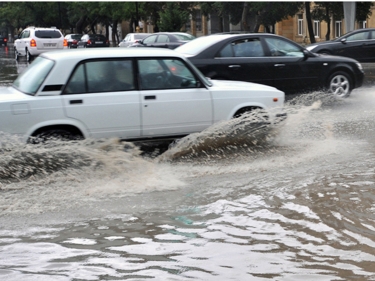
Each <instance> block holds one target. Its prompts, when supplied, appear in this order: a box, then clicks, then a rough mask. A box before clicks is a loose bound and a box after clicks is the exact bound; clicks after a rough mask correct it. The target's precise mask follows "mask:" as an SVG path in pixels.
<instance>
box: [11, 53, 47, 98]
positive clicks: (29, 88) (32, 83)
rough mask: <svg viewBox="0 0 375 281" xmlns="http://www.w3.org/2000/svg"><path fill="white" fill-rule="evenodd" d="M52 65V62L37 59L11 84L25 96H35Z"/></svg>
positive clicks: (40, 58)
mask: <svg viewBox="0 0 375 281" xmlns="http://www.w3.org/2000/svg"><path fill="white" fill-rule="evenodd" d="M53 65H54V62H53V61H52V60H49V59H46V58H42V57H37V58H36V59H35V60H34V61H33V63H32V64H30V66H29V67H28V68H27V69H26V70H25V71H24V72H22V73H21V74H20V75H19V76H18V78H17V79H16V80H15V81H14V82H13V87H15V88H17V89H18V90H20V91H21V92H24V93H25V94H29V95H35V94H36V92H37V91H38V89H39V87H40V85H42V83H43V81H44V79H45V78H46V77H47V75H48V73H49V72H50V70H51V69H52V67H53Z"/></svg>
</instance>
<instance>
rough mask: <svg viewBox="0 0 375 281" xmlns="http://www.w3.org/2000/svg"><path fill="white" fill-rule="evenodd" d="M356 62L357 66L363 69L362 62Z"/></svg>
mask: <svg viewBox="0 0 375 281" xmlns="http://www.w3.org/2000/svg"><path fill="white" fill-rule="evenodd" d="M356 64H357V66H358V68H359V69H360V70H363V67H362V64H360V63H359V62H356Z"/></svg>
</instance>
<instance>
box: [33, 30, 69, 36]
mask: <svg viewBox="0 0 375 281" xmlns="http://www.w3.org/2000/svg"><path fill="white" fill-rule="evenodd" d="M35 36H36V37H38V38H60V37H61V36H62V35H61V33H60V32H59V31H57V30H35Z"/></svg>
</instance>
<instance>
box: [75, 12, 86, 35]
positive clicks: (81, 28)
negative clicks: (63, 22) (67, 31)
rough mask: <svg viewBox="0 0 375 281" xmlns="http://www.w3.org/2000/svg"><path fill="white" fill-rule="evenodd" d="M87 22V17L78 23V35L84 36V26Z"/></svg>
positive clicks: (83, 17)
mask: <svg viewBox="0 0 375 281" xmlns="http://www.w3.org/2000/svg"><path fill="white" fill-rule="evenodd" d="M85 21H86V16H82V17H81V18H80V19H79V20H78V22H77V23H76V32H77V33H78V34H82V33H83V25H84V23H85Z"/></svg>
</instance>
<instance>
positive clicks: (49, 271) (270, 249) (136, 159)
mask: <svg viewBox="0 0 375 281" xmlns="http://www.w3.org/2000/svg"><path fill="white" fill-rule="evenodd" d="M12 57H13V56H12V52H11V51H8V52H6V51H5V50H4V48H3V49H0V77H1V79H2V84H3V85H9V84H10V83H11V81H12V80H14V79H15V77H16V76H17V73H19V72H20V71H22V69H24V68H25V67H27V65H26V63H25V62H24V61H20V63H18V64H17V65H16V64H15V62H14V60H13V59H12ZM374 108H375V91H374V88H373V86H372V85H371V83H367V84H366V85H365V86H364V87H362V88H360V89H356V90H354V91H353V93H352V95H351V96H350V97H349V98H348V99H344V100H342V99H339V100H337V99H334V98H332V97H329V96H327V95H326V94H325V93H311V94H306V95H304V96H300V97H295V98H294V99H290V100H289V101H288V102H287V105H286V110H287V112H288V114H289V117H288V119H287V120H286V122H285V124H282V125H279V126H274V127H271V128H267V129H264V130H263V129H260V130H255V131H254V132H253V133H252V135H251V136H249V138H248V140H242V141H241V142H240V141H239V142H232V143H230V144H227V145H222V146H220V145H217V142H214V144H215V145H211V144H212V143H211V144H210V142H207V141H206V142H204V144H203V145H200V146H197V144H199V143H200V142H201V141H202V139H205V140H207V138H208V137H207V136H217V135H219V133H221V135H223V134H224V135H225V133H226V132H228V131H227V130H228V124H226V123H223V124H219V125H217V126H213V127H212V128H209V129H208V130H207V131H205V132H202V133H201V134H196V135H192V136H190V137H189V138H187V139H184V140H182V141H180V142H177V143H176V144H174V145H173V146H172V147H171V148H170V150H168V151H166V152H164V153H163V154H161V155H153V156H150V155H149V156H144V155H142V154H141V151H140V150H139V149H138V147H136V146H134V145H132V144H130V143H129V144H127V145H126V149H124V144H121V143H118V142H117V141H116V140H103V141H93V140H85V141H83V142H77V143H69V144H67V143H55V144H51V145H48V146H38V145H24V144H22V143H21V142H20V141H19V140H18V139H14V138H13V137H11V136H6V135H0V137H1V139H2V147H1V153H2V156H1V158H0V280H15V281H18V280H26V281H28V280H30V281H31V280H58V281H60V280H64V281H65V280H72V281H73V280H162V281H164V280H202V281H203V280H204V281H206V280H215V281H217V280H220V281H221V280H225V281H227V280H240V281H242V280H246V281H247V280H375V267H374V262H375V216H374V214H375V166H374V163H375V145H374V144H375V141H374V140H375V122H374V120H375V110H374ZM1 122H5V121H4V120H2V121H1ZM194 145H195V146H194ZM192 146H193V147H199V150H195V151H194V152H192V151H188V148H190V147H192Z"/></svg>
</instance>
